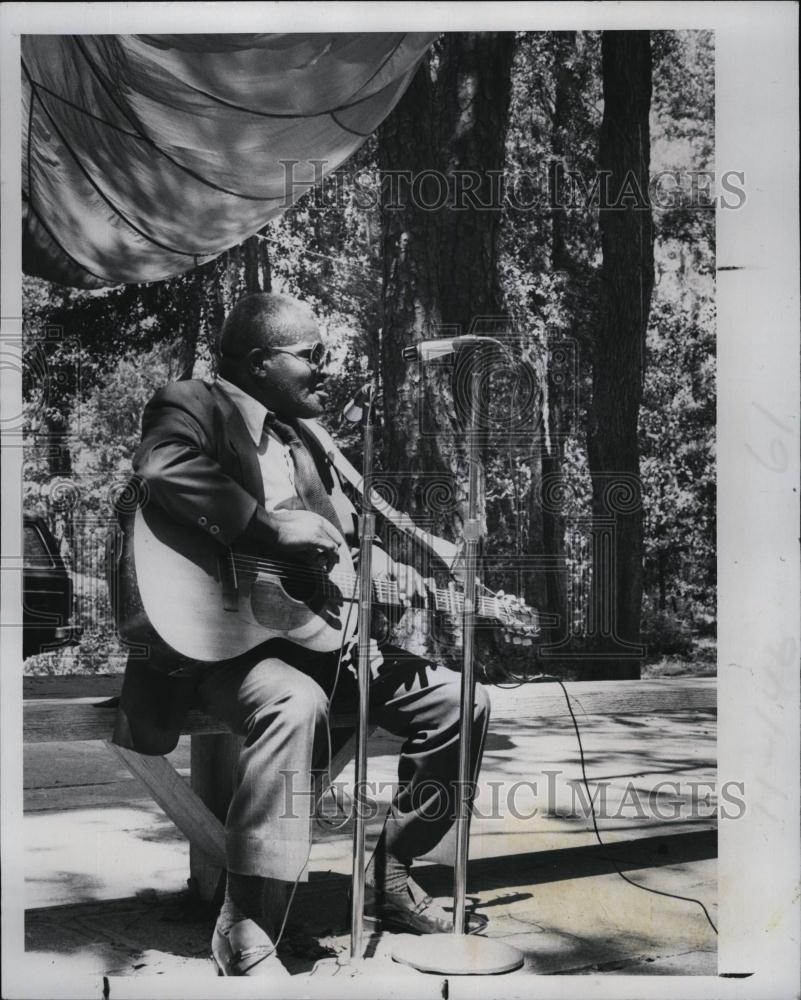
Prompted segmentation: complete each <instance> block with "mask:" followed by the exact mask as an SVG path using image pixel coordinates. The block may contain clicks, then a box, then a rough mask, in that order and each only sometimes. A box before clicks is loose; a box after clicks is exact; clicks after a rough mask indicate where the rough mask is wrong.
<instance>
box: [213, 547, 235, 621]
mask: <svg viewBox="0 0 801 1000" xmlns="http://www.w3.org/2000/svg"><path fill="white" fill-rule="evenodd" d="M218 566H219V569H220V586H221V588H222V606H223V611H231V612H234V613H236V612H238V611H239V580H238V578H237V575H236V566H235V564H234V554H233V552H231V550H230V549H229V550H228V551H227V552H226V553H225V555H223V556H220V559H219V562H218Z"/></svg>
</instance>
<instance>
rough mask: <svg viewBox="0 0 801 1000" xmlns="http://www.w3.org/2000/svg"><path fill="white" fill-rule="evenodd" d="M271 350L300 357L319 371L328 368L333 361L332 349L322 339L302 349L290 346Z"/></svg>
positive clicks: (271, 350) (275, 352) (271, 349)
mask: <svg viewBox="0 0 801 1000" xmlns="http://www.w3.org/2000/svg"><path fill="white" fill-rule="evenodd" d="M270 352H271V353H272V354H289V355H291V356H292V357H293V358H299V359H300V360H301V361H305V362H306V364H307V365H308V366H309V367H310V368H315V369H316V370H317V371H320V370H321V369H323V368H326V367H327V366H328V365H329V364H330V363H331V351H330V350H328V348H327V347H326V346H325V344H324V343H323V342H322V341H321V340H318V341H317V343H315V344H312V346H311V347H304V348H303V349H302V350H300V351H294V350H292V348H290V347H271V348H270Z"/></svg>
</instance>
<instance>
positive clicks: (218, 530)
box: [209, 524, 220, 535]
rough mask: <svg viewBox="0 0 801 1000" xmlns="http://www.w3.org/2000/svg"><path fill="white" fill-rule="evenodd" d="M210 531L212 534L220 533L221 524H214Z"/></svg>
mask: <svg viewBox="0 0 801 1000" xmlns="http://www.w3.org/2000/svg"><path fill="white" fill-rule="evenodd" d="M209 531H210V532H211V533H212V535H219V533H220V526H219V524H212V526H211V527H210V528H209Z"/></svg>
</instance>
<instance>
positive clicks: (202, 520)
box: [197, 515, 209, 528]
mask: <svg viewBox="0 0 801 1000" xmlns="http://www.w3.org/2000/svg"><path fill="white" fill-rule="evenodd" d="M197 523H198V524H199V525H200V527H201V528H205V527H206V525H207V524H208V523H209V522H208V518H205V517H203V516H202V515H201V516H200V517H199V518H198V519H197Z"/></svg>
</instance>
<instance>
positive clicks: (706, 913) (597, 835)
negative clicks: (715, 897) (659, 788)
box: [556, 678, 718, 934]
mask: <svg viewBox="0 0 801 1000" xmlns="http://www.w3.org/2000/svg"><path fill="white" fill-rule="evenodd" d="M556 683H557V684H558V685H559V687H560V688H561V689H562V691H563V692H564V696H565V701H566V702H567V710H568V712H570V718H571V719H572V720H573V729H574V730H575V732H576V739H577V740H578V748H579V755H580V757H581V776H582V779H583V781H584V788H585V790H586V792H587V801H588V802H589V804H590V816H591V817H592V825H593V829H594V830H595V838H596V840H597V841H598V843H599V845H600V846H601V847H603V848H606V847H607V845H606V844H605V843H604V842H603V840H601V833H600V831H599V829H598V821H597V819H596V818H595V809H594V808H593V804H592V793H591V792H590V786H589V782H588V781H587V769H586V767H585V762H584V747H583V745H582V743H581V733H580V732H579V727H578V722H577V721H576V716H575V715H574V713H573V706H572V705H571V704H570V695H569V694H568V693H567V688H566V687H565V685H564V683H563V682H562V681H561V680H559V679H558V678H557V680H556ZM605 860H607V861H610V862H611V863H612V865H613V866H614V869H615V871H616V872H617V874H618V875H619V876H620V877H621V878H622V879H623V881H624V882H628V884H629V885H633V886H634V888H635V889H642V890H643V892H652V893H653V894H654V895H655V896H667V897H668V898H669V899H680V900H682V901H683V902H685V903H695V904H696V906H700V907H701V909H702V910H703V911H704V916H705V917H706V919H707V922H708V923H709V926H710V927H711V928H712V930H713V931H714V932H715V934H717V933H718V929H717V927H716V926H715V924H714V922H713V920H712V918H711V917H710V916H709V911H708V910H707V908H706V907H705V906H704V904H703V903H702V902H701V900H700V899H696V898H695V897H694V896H679V895H678V894H677V893H675V892H664V891H663V890H661V889H652V888H651V887H650V886H647V885H640V883H639V882H634V881H632V879H630V878H629V877H628V875H624V874H623V872H622V871H621V870H620V868H619V867H618V864H617V862H616V861H615V859H614V858H612V857H609V855H605Z"/></svg>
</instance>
